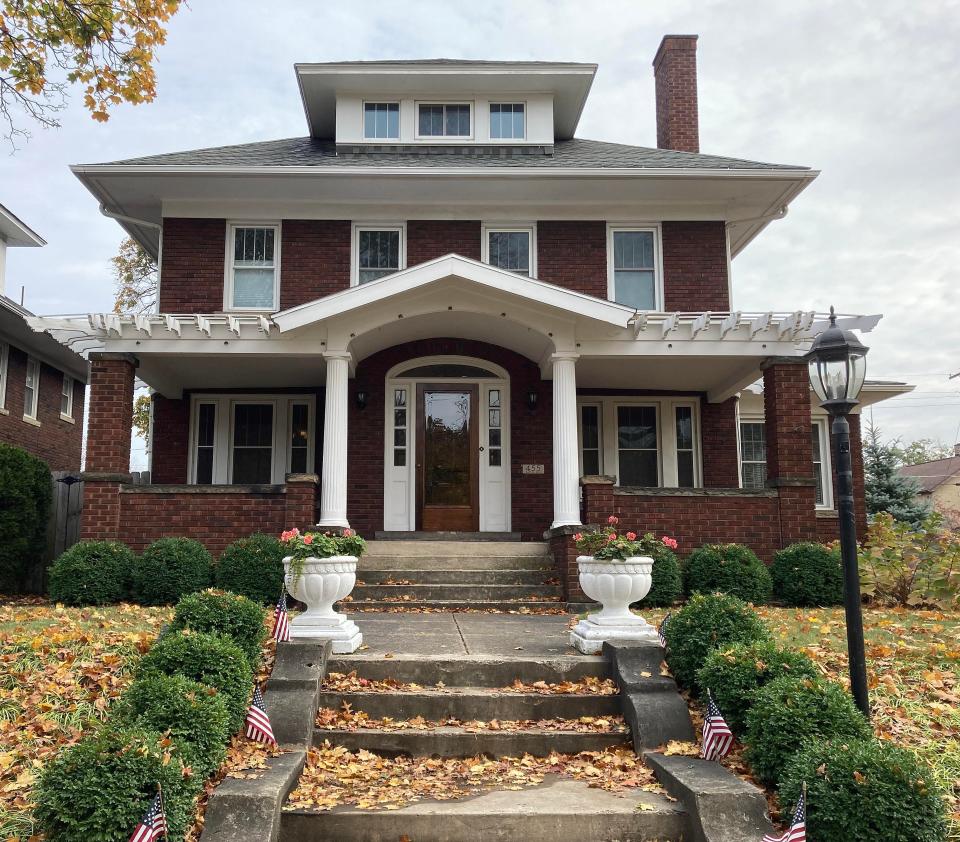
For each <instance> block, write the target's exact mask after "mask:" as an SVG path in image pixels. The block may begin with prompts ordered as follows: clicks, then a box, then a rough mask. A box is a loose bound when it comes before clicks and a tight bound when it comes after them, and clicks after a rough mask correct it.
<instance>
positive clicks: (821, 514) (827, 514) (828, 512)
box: [817, 509, 840, 520]
mask: <svg viewBox="0 0 960 842" xmlns="http://www.w3.org/2000/svg"><path fill="white" fill-rule="evenodd" d="M839 517H840V513H839V512H838V511H837V510H836V509H817V518H818V519H820V520H836V519H837V518H839Z"/></svg>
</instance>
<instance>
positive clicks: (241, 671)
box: [138, 630, 253, 734]
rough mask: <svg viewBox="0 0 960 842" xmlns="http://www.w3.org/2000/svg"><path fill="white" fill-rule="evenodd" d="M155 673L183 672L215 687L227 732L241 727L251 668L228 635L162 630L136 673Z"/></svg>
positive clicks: (240, 650)
mask: <svg viewBox="0 0 960 842" xmlns="http://www.w3.org/2000/svg"><path fill="white" fill-rule="evenodd" d="M158 673H159V674H163V675H182V676H183V677H184V678H189V679H191V680H192V681H198V682H200V683H201V684H206V685H208V686H209V687H213V688H214V689H216V690H218V691H219V692H220V693H222V694H223V697H224V703H225V704H226V706H227V711H228V713H229V714H230V723H229V724H230V733H231V734H235V733H237V731H239V730H240V727H241V725H243V719H244V716H245V714H246V710H247V702H248V701H249V699H250V691H251V689H252V687H253V671H252V670H251V668H250V662H249V661H248V660H247V658H246V656H245V655H244V654H243V650H242V649H240V647H239V646H237V644H236V643H234V642H233V641H232V640H230V638H228V637H224V636H223V635H218V634H204V633H203V632H193V631H189V630H184V631H178V632H170V633H168V634H165V635H164V636H163V637H161V638H160V639H159V640H158V641H157V642H156V643H154V644H153V646H152V647H151V649H150V651H149V652H147V654H146V655H144V656H143V659H142V660H141V661H140V668H139V671H138V677H141V678H142V677H146V676H149V675H156V674H158Z"/></svg>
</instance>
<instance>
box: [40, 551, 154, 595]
mask: <svg viewBox="0 0 960 842" xmlns="http://www.w3.org/2000/svg"><path fill="white" fill-rule="evenodd" d="M136 560H137V557H136V556H135V555H134V554H133V550H131V549H130V548H129V547H127V546H126V545H125V544H121V543H120V542H119V541H81V542H80V543H79V544H74V545H73V546H72V547H70V549H68V550H67V551H66V552H65V553H63V554H62V555H61V556H60V557H59V558H58V559H57V560H56V561H55V562H54V563H53V565H52V566H51V567H50V574H49V594H50V600H51V601H52V602H62V603H63V604H64V605H107V604H109V603H111V602H120V600H122V599H125V598H126V597H127V593H128V590H129V582H130V571H131V570H132V569H133V565H134V564H135V563H136Z"/></svg>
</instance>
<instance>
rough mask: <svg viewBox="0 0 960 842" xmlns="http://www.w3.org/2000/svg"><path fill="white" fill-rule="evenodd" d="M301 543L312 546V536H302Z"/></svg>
mask: <svg viewBox="0 0 960 842" xmlns="http://www.w3.org/2000/svg"><path fill="white" fill-rule="evenodd" d="M303 543H304V544H312V543H313V536H312V535H304V536H303Z"/></svg>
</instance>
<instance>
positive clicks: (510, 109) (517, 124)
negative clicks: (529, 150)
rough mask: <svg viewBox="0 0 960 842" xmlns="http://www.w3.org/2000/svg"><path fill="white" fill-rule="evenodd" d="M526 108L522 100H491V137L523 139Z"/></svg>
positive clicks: (495, 138)
mask: <svg viewBox="0 0 960 842" xmlns="http://www.w3.org/2000/svg"><path fill="white" fill-rule="evenodd" d="M525 110H526V109H525V108H524V105H523V103H522V102H491V103H490V139H491V140H523V138H524V137H525V135H526V127H525V125H524V117H525V114H524V112H525Z"/></svg>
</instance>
